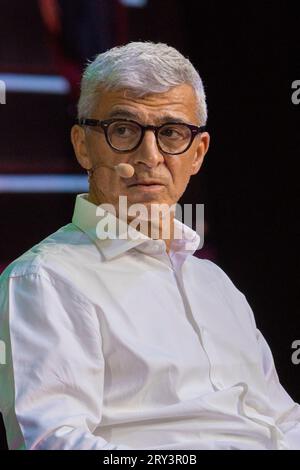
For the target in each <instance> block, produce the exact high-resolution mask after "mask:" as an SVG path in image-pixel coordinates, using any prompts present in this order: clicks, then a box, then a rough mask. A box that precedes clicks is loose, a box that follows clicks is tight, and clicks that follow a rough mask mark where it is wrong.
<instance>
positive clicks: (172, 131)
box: [161, 127, 182, 139]
mask: <svg viewBox="0 0 300 470" xmlns="http://www.w3.org/2000/svg"><path fill="white" fill-rule="evenodd" d="M181 134H182V133H180V131H179V129H176V128H173V127H167V128H165V129H162V131H161V135H162V136H163V137H170V138H173V139H176V138H180V137H181Z"/></svg>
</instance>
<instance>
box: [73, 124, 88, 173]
mask: <svg viewBox="0 0 300 470" xmlns="http://www.w3.org/2000/svg"><path fill="white" fill-rule="evenodd" d="M71 141H72V144H73V148H74V152H75V155H76V158H77V160H78V163H79V165H81V166H82V167H83V168H85V169H86V170H88V169H89V168H91V167H92V161H91V158H90V156H89V152H88V146H87V141H86V134H85V131H84V129H83V128H82V127H81V126H78V125H77V124H75V125H74V126H73V127H72V129H71Z"/></svg>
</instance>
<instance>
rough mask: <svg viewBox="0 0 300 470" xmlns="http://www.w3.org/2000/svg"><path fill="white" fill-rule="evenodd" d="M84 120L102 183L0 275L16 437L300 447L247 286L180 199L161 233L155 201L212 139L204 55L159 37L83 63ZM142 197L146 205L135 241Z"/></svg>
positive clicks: (101, 444) (102, 444) (5, 370)
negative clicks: (205, 243) (210, 248)
mask: <svg viewBox="0 0 300 470" xmlns="http://www.w3.org/2000/svg"><path fill="white" fill-rule="evenodd" d="M78 118H79V120H78V124H76V125H75V126H74V127H73V128H72V133H71V134H72V142H73V146H74V150H75V153H76V157H77V159H78V161H79V163H80V164H81V165H82V167H83V168H85V169H86V170H88V172H89V180H90V187H89V193H88V195H79V196H78V197H77V200H76V205H75V211H74V215H73V220H72V223H71V224H68V225H67V226H65V227H62V228H61V229H60V230H58V231H57V232H56V233H54V234H53V235H50V236H49V237H48V238H46V239H45V240H43V241H42V242H41V243H40V244H38V245H36V246H35V247H33V248H32V249H31V250H29V251H28V252H27V253H25V254H24V255H23V256H21V257H20V258H19V259H18V260H17V261H15V262H14V263H12V265H10V267H8V268H7V270H6V271H5V272H4V274H3V275H2V278H1V298H0V312H1V315H0V327H1V339H2V340H3V341H4V342H5V344H6V353H7V361H6V365H2V366H1V369H0V374H1V375H0V379H1V391H0V405H1V410H2V413H3V416H4V421H5V425H6V430H7V438H8V443H9V447H10V448H11V449H20V448H26V449H128V448H132V449H296V448H300V407H299V405H297V404H295V403H294V402H293V401H292V399H291V398H290V397H289V396H288V394H287V393H286V392H285V391H284V389H283V388H282V387H281V385H280V383H279V381H278V377H277V374H276V370H275V366H274V363H273V359H272V355H271V352H270V349H269V347H268V345H267V344H266V342H265V340H264V338H263V337H262V335H261V334H260V332H259V331H258V330H257V329H256V326H255V321H254V317H253V313H252V311H251V308H250V307H249V305H248V303H247V301H246V299H245V297H244V295H243V294H242V293H240V292H239V291H238V290H237V289H236V288H235V287H234V285H233V284H232V282H231V281H230V280H229V278H228V277H227V276H226V274H225V273H224V272H223V271H222V270H221V269H220V268H219V267H217V266H216V265H215V264H214V263H212V262H210V261H206V260H200V259H198V258H196V257H194V256H192V255H193V252H194V251H195V249H196V248H197V247H198V245H199V236H198V234H197V233H196V232H194V231H193V230H192V229H191V228H189V227H188V226H187V225H184V224H182V223H181V222H180V221H179V220H176V219H175V218H174V211H173V210H170V211H169V213H166V214H165V215H162V216H160V217H158V219H157V220H156V221H155V224H154V225H155V228H156V229H158V232H157V233H158V235H157V236H156V237H155V236H153V237H151V236H148V235H149V232H148V231H147V230H148V228H149V226H151V225H152V215H151V208H152V207H153V206H155V205H157V204H164V205H165V206H167V207H169V208H170V209H171V208H172V207H174V204H176V202H177V201H178V200H179V198H180V197H181V195H182V194H183V193H184V191H185V188H186V186H187V184H188V182H189V179H190V177H191V176H192V175H195V174H196V173H197V172H198V171H199V169H200V167H201V165H202V162H203V159H204V156H205V154H206V152H207V150H208V146H209V135H208V133H207V132H205V130H204V127H203V126H205V123H206V118H207V111H206V103H205V95H204V91H203V86H202V82H201V79H200V77H199V75H198V73H197V72H196V70H195V69H194V67H193V66H192V64H191V63H190V62H189V61H188V60H187V59H186V58H184V57H183V56H182V55H181V54H180V53H179V52H178V51H176V50H175V49H173V48H172V47H168V46H167V45H165V44H153V43H150V42H145V43H142V42H136V43H130V44H127V45H125V46H123V47H120V48H113V49H111V50H109V51H107V52H105V53H104V54H100V55H99V56H98V57H96V59H95V60H94V61H93V62H92V63H90V64H89V66H88V67H87V69H86V70H85V73H84V76H83V79H82V86H81V96H80V100H79V105H78ZM120 164H123V166H122V165H120ZM121 197H126V201H127V204H128V212H127V213H126V215H125V218H124V215H122V216H121V214H120V209H119V202H120V198H121ZM104 204H105V206H103V205H104ZM135 204H139V205H142V206H143V207H145V208H146V215H145V214H143V216H141V217H140V219H139V220H140V221H141V224H140V227H137V228H136V230H131V231H129V230H128V231H127V234H128V236H127V237H123V236H121V235H124V233H125V231H124V226H126V227H129V225H130V223H131V222H132V220H133V215H132V213H131V212H130V208H132V207H134V205H135ZM99 205H100V208H99V209H97V208H98V206H99ZM101 207H102V208H101ZM103 207H106V208H107V210H106V211H104V210H103ZM114 211H115V213H114ZM103 216H104V217H107V219H105V220H106V221H108V222H109V224H108V225H109V228H108V230H107V227H104V225H102V224H101V223H100V224H99V221H101V220H102V221H103ZM101 217H102V218H101ZM166 220H169V222H170V231H169V234H168V235H167V236H166V235H165V232H164V230H163V229H164V224H165V221H166ZM117 221H119V222H121V221H122V222H123V225H122V224H121V230H119V231H118V230H116V231H114V227H115V226H116V224H114V223H115V222H117ZM142 222H146V224H143V223H142ZM142 227H143V228H142ZM178 231H179V232H181V233H182V237H176V236H175V234H176V233H177V232H178ZM112 232H114V233H112ZM147 234H148V235H147Z"/></svg>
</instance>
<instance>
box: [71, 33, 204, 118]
mask: <svg viewBox="0 0 300 470" xmlns="http://www.w3.org/2000/svg"><path fill="white" fill-rule="evenodd" d="M181 84H188V85H190V86H191V87H192V88H193V89H194V91H195V95H196V100H197V104H198V117H199V120H200V125H205V124H206V120H207V106H206V100H205V92H204V88H203V83H202V80H201V78H200V75H199V73H198V72H197V70H196V69H195V67H194V66H193V65H192V63H191V62H190V61H189V60H188V59H187V58H186V57H184V56H183V55H182V54H181V53H180V52H178V51H177V50H176V49H174V47H171V46H168V45H167V44H163V43H153V42H150V41H146V42H130V43H128V44H126V45H125V46H118V47H113V48H112V49H109V50H108V51H106V52H104V53H102V54H99V55H97V56H96V58H95V59H94V60H93V61H92V62H90V63H89V64H88V65H87V67H86V69H85V71H84V73H83V76H82V80H81V92H80V98H79V102H78V118H79V119H82V118H88V117H90V114H91V113H92V112H93V110H94V107H95V103H96V102H97V98H98V97H99V93H100V91H103V90H114V89H123V88H124V89H130V90H131V91H132V92H133V93H134V95H135V96H137V97H141V96H144V95H146V94H148V93H163V92H166V91H168V90H169V89H170V88H171V87H173V86H176V85H181Z"/></svg>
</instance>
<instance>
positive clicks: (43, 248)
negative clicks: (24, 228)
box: [0, 223, 88, 283]
mask: <svg viewBox="0 0 300 470" xmlns="http://www.w3.org/2000/svg"><path fill="white" fill-rule="evenodd" d="M86 239H87V240H88V238H87V236H86V234H84V233H83V232H81V231H80V230H79V229H78V228H77V227H75V226H74V225H73V224H71V223H70V224H68V225H65V226H63V227H61V228H60V229H59V230H57V231H56V232H54V233H52V234H51V235H49V236H48V237H46V238H45V239H44V240H42V241H41V242H39V243H38V244H36V245H34V246H33V247H32V248H30V249H29V250H28V251H26V252H25V253H23V254H22V255H21V256H20V257H19V258H17V259H15V260H14V261H13V262H12V263H11V264H9V265H8V266H7V268H6V269H5V270H4V271H3V273H2V274H1V276H0V281H1V283H3V282H5V281H7V280H8V279H12V278H18V277H22V276H28V275H31V274H37V275H38V274H40V275H43V276H45V277H47V272H48V271H53V269H54V270H56V271H57V272H59V271H60V270H61V267H62V266H63V264H64V261H65V260H67V259H72V258H73V256H74V253H75V252H76V251H77V246H78V245H80V243H81V241H82V240H86Z"/></svg>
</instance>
